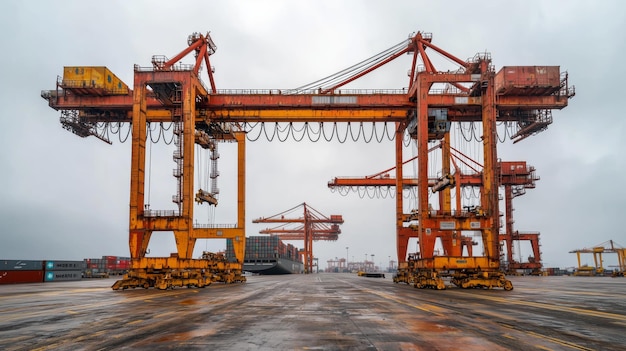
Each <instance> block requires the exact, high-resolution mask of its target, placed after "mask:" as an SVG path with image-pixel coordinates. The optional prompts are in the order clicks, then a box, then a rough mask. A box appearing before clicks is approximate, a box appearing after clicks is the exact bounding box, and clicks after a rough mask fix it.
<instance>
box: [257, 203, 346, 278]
mask: <svg viewBox="0 0 626 351" xmlns="http://www.w3.org/2000/svg"><path fill="white" fill-rule="evenodd" d="M298 209H301V210H302V216H300V217H297V218H293V217H292V218H290V217H285V215H287V214H289V213H293V212H295V211H296V210H298ZM252 223H277V224H279V223H280V224H281V225H280V226H279V227H274V228H267V229H262V230H260V231H259V233H260V234H270V235H277V236H279V237H280V238H281V239H284V240H303V241H304V250H303V251H302V252H303V255H304V272H305V273H312V272H313V242H314V241H318V240H324V241H335V240H337V239H338V237H339V234H341V229H340V228H339V226H340V225H341V224H343V216H341V215H330V216H325V215H323V214H322V213H321V212H320V211H318V210H316V209H315V208H313V207H311V205H308V204H307V203H306V202H303V203H301V204H300V205H298V206H295V207H293V208H290V209H289V210H286V211H283V212H281V213H278V214H275V215H273V216H269V217H261V218H257V219H255V220H253V221H252ZM294 223H295V224H297V227H295V228H294V227H293V226H291V227H288V225H292V224H294Z"/></svg>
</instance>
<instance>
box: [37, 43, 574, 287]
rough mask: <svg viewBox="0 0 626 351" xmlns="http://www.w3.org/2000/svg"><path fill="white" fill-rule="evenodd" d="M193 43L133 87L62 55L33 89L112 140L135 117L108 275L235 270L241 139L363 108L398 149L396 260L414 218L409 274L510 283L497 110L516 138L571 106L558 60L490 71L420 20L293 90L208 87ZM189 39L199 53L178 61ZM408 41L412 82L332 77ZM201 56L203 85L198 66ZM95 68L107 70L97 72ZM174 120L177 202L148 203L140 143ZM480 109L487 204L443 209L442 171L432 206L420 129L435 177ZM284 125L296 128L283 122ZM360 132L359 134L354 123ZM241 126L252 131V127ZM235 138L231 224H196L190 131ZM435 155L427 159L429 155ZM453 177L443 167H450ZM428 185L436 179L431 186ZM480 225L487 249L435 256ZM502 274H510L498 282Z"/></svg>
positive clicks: (71, 119) (69, 124) (212, 275)
mask: <svg viewBox="0 0 626 351" xmlns="http://www.w3.org/2000/svg"><path fill="white" fill-rule="evenodd" d="M187 44H188V47H187V48H186V49H185V50H183V51H182V52H181V53H179V54H178V55H176V56H175V57H174V58H172V59H167V58H165V57H163V56H154V57H153V59H152V66H151V67H141V66H138V65H135V68H134V83H133V88H132V89H130V88H128V87H127V86H126V85H125V84H123V82H121V81H120V80H119V79H117V78H116V77H115V76H114V75H113V74H112V73H111V72H108V70H106V69H105V68H103V67H101V68H96V67H90V66H81V67H66V68H65V69H64V75H63V78H62V79H58V80H57V86H56V89H54V90H47V91H43V92H42V97H43V98H44V99H46V100H47V101H48V104H49V106H50V107H51V108H53V109H55V110H58V111H61V123H62V125H63V127H64V128H65V129H68V130H70V131H71V132H73V133H75V134H77V135H79V136H81V137H87V136H95V137H98V138H99V139H102V140H105V141H107V142H109V139H108V138H107V135H108V134H110V133H114V132H115V131H116V130H117V131H119V128H117V127H120V126H121V125H123V124H127V123H130V124H131V126H132V158H131V184H130V217H129V218H130V221H129V247H130V255H131V259H132V268H131V270H130V272H129V274H128V276H127V277H125V279H123V280H121V281H120V282H117V283H116V284H115V285H114V286H113V288H114V289H119V288H127V287H138V286H143V287H150V286H156V287H160V288H167V287H173V286H185V285H186V286H203V285H206V284H208V283H210V282H211V281H214V280H218V281H227V282H230V281H234V280H242V279H241V278H240V276H241V271H240V269H241V263H242V262H243V254H244V245H245V240H244V239H245V211H244V210H245V205H244V202H245V186H244V184H245V140H246V133H247V132H249V131H251V130H252V129H253V128H255V126H256V127H258V126H260V128H265V126H266V124H267V125H270V124H278V123H285V124H286V125H287V127H286V128H289V131H291V130H293V129H292V128H293V127H292V126H293V125H294V124H297V123H301V124H302V125H303V126H304V128H305V131H306V133H307V134H308V135H309V136H310V135H311V134H314V133H315V129H313V127H312V125H313V124H316V123H317V124H319V126H318V128H317V129H316V130H317V133H318V134H317V136H318V139H317V140H319V136H320V134H323V133H324V129H323V127H322V125H324V123H325V125H332V126H333V131H332V132H331V134H330V136H328V135H326V134H324V138H325V139H326V140H330V139H332V138H340V136H339V133H338V132H337V129H336V128H337V124H338V123H342V122H347V123H348V126H349V128H351V127H350V123H354V125H360V126H361V128H362V126H363V124H364V123H367V122H371V123H372V124H375V123H378V124H383V125H384V127H385V130H388V129H387V128H388V126H392V127H391V128H390V129H392V130H393V131H392V133H391V134H392V138H394V139H395V150H396V157H395V158H396V166H397V176H396V192H397V195H398V196H396V241H397V252H398V260H399V269H402V268H403V267H406V263H407V259H406V257H407V253H406V251H407V243H408V239H409V237H410V236H411V235H413V233H415V231H417V237H418V239H419V245H420V257H419V258H418V259H417V261H416V262H415V265H414V266H415V269H416V272H417V278H418V279H419V281H420V282H421V283H420V284H422V285H423V286H432V287H441V285H440V278H439V277H438V274H439V273H440V272H441V271H443V270H445V271H453V272H455V276H454V282H455V283H456V284H457V285H459V286H462V287H472V286H488V287H493V286H504V287H505V288H512V286H511V285H510V282H507V281H505V280H504V279H503V278H502V276H501V274H500V273H499V255H500V252H499V245H498V244H497V243H498V227H499V225H498V218H499V213H498V201H497V200H498V199H497V187H498V180H497V177H496V176H495V174H496V164H497V161H496V160H497V152H496V144H497V135H496V122H498V123H500V122H502V123H509V124H510V125H511V127H512V128H513V129H515V130H514V133H512V134H511V135H510V137H511V139H513V140H514V141H519V140H522V139H524V138H526V137H528V136H530V135H533V134H535V133H538V132H540V131H542V130H544V129H545V128H546V127H547V126H548V125H549V124H550V123H551V122H552V116H551V110H552V109H562V108H564V107H566V106H567V103H568V99H569V98H570V97H572V96H573V95H574V91H573V88H570V87H569V85H568V79H567V74H566V73H563V74H562V73H561V72H560V69H559V67H558V66H518V67H505V68H503V69H502V70H500V71H499V72H498V73H497V74H496V73H495V70H494V67H493V65H492V63H491V57H490V55H489V54H487V53H483V54H478V55H476V56H474V57H472V58H470V59H468V60H460V59H458V58H457V57H455V56H453V55H451V54H449V53H447V52H446V51H444V50H442V49H441V48H439V47H437V46H435V45H434V44H432V35H431V34H429V33H423V32H418V33H415V34H413V35H411V36H410V38H409V39H408V40H404V41H402V42H400V43H398V44H397V45H395V46H393V47H392V48H390V49H388V50H385V51H383V52H381V53H380V54H377V55H375V56H374V57H372V58H370V59H368V60H365V61H362V62H361V63H359V64H357V65H354V66H352V67H351V68H350V69H347V70H343V71H341V72H339V73H338V74H335V75H331V76H328V77H327V78H325V79H323V80H320V81H316V82H313V83H311V84H309V85H305V86H302V87H299V88H297V89H291V90H277V89H271V90H256V91H251V90H235V91H219V90H217V89H216V88H215V84H214V80H213V74H212V67H211V66H210V61H209V56H210V55H212V54H213V53H214V52H215V50H216V46H215V44H214V43H213V41H212V39H211V37H210V36H209V35H208V33H207V34H206V35H202V34H199V33H194V34H192V35H190V36H189V37H188V42H187ZM427 50H431V51H434V52H437V53H439V54H441V55H443V57H445V58H446V59H448V60H450V61H452V62H453V63H454V64H455V65H456V66H457V69H456V70H447V71H439V70H437V69H435V67H434V64H433V61H432V60H431V59H430V57H429V56H428V55H427V54H426V51H427ZM189 53H195V61H194V62H195V63H194V64H190V65H187V64H183V63H181V62H180V60H181V59H182V58H184V57H185V56H186V55H187V54H189ZM407 53H408V54H412V55H413V60H412V63H411V69H410V73H409V77H410V78H409V82H408V83H409V85H408V88H406V89H397V90H380V89H377V90H347V89H339V88H341V87H343V86H344V85H346V84H348V83H350V82H352V81H354V80H355V79H358V78H359V77H362V76H363V75H365V74H368V73H369V72H372V71H374V70H376V69H377V68H379V67H381V66H383V65H385V64H386V63H388V62H390V61H392V60H395V59H397V58H398V57H401V56H403V55H404V54H407ZM202 62H204V63H205V64H206V71H207V72H208V76H209V81H210V88H208V87H206V86H205V85H204V84H203V83H202V81H201V80H200V77H199V72H200V66H201V64H202ZM100 72H104V73H100ZM167 123H169V124H171V125H173V126H174V133H175V135H176V145H177V146H178V149H177V150H176V151H175V152H174V155H173V158H174V160H175V162H176V165H177V167H176V169H175V170H174V177H176V178H177V180H178V186H177V189H176V192H175V194H174V195H173V200H174V202H175V203H176V205H177V209H176V210H155V209H151V208H150V207H149V204H147V203H145V195H144V193H145V190H146V176H145V173H146V145H147V141H146V140H147V134H148V131H150V127H151V126H154V125H157V126H158V125H161V124H167ZM467 123H471V124H473V123H479V124H480V126H481V127H482V129H481V132H482V136H481V138H482V139H481V141H482V144H481V147H482V150H483V159H484V170H483V172H482V174H481V177H482V188H481V203H480V208H481V210H482V211H480V212H478V211H477V212H475V213H467V212H464V211H461V209H455V210H456V211H455V212H453V211H452V207H451V204H450V201H448V199H449V187H448V185H446V184H443V183H442V184H443V186H442V187H437V189H438V190H437V191H443V192H444V195H443V196H444V201H443V207H442V208H440V209H439V210H440V211H438V212H432V211H429V203H428V198H429V196H428V193H429V190H430V189H431V185H430V184H429V181H428V169H429V167H431V166H432V165H431V164H430V162H431V161H432V160H429V157H428V143H429V142H431V141H435V140H442V141H443V142H444V143H443V146H442V156H441V161H442V162H440V163H441V164H442V169H441V171H440V173H441V174H442V177H445V178H448V177H449V173H450V166H449V163H450V162H449V145H450V142H449V140H448V139H449V130H450V126H451V124H467ZM292 135H293V134H292ZM358 135H361V134H358ZM405 135H409V136H410V137H411V138H412V139H413V140H414V141H415V143H416V145H417V150H418V156H419V158H418V177H417V179H418V180H417V182H418V186H417V189H418V192H417V203H418V206H417V207H418V208H417V212H416V213H415V216H414V218H413V220H412V223H410V224H411V225H412V226H417V230H414V229H413V228H411V226H405V225H404V224H405V216H404V214H403V198H402V193H401V192H402V184H401V180H402V179H403V177H402V170H401V165H402V160H403V156H402V148H403V139H404V138H403V137H404V136H405ZM248 138H249V136H248ZM224 141H234V142H237V144H238V173H237V178H238V187H237V189H238V194H237V197H238V200H237V206H238V211H237V212H238V215H237V223H235V224H232V225H223V224H220V225H210V224H209V225H194V224H193V223H194V221H193V201H194V199H195V200H198V201H199V202H203V203H204V202H206V203H208V204H215V203H216V201H217V198H216V196H214V195H213V194H211V192H210V191H207V190H206V189H194V182H193V178H194V170H195V166H196V165H195V163H194V144H198V145H200V146H202V147H203V148H207V149H211V148H212V147H214V146H215V145H216V143H217V142H224ZM431 168H432V167H431ZM448 179H449V178H448ZM432 189H435V187H432ZM194 190H198V194H199V195H198V196H195V197H194ZM464 230H472V231H480V232H481V234H482V241H483V247H484V251H485V252H484V255H483V256H472V257H467V258H466V257H458V256H456V255H449V256H437V257H434V255H433V252H434V238H435V237H436V236H437V235H434V233H437V232H440V231H441V232H444V233H445V234H446V235H445V236H446V238H447V237H448V236H450V235H451V233H453V232H458V231H464ZM159 231H162V232H172V233H173V235H174V237H175V239H176V246H177V252H176V253H174V254H172V255H171V257H163V258H148V257H145V255H146V250H147V246H148V243H149V241H150V237H151V235H152V233H153V232H159ZM199 238H206V239H210V238H220V239H223V238H230V239H233V244H234V248H235V256H236V257H237V260H238V262H237V263H232V264H230V263H224V262H222V261H221V260H217V261H215V260H212V259H205V260H194V259H192V258H191V255H192V253H193V248H194V245H195V242H196V240H197V239H199ZM507 284H508V285H507Z"/></svg>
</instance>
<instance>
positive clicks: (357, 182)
mask: <svg viewBox="0 0 626 351" xmlns="http://www.w3.org/2000/svg"><path fill="white" fill-rule="evenodd" d="M439 148H441V144H438V145H435V146H434V147H432V148H431V149H430V151H431V152H432V151H434V150H437V149H439ZM451 150H452V151H454V152H452V153H451V156H452V158H451V160H452V161H453V164H454V166H455V167H454V168H455V171H454V172H453V173H452V174H451V175H450V176H449V177H444V178H435V177H431V178H430V179H429V184H430V185H431V187H433V188H437V187H442V186H448V185H450V186H454V187H455V189H456V194H460V193H461V187H469V186H478V187H480V186H482V175H481V173H482V165H481V164H479V163H478V162H476V161H474V160H471V159H469V158H468V157H467V156H466V155H464V154H462V153H461V152H459V151H458V150H456V149H454V148H452V149H451ZM415 159H417V157H413V158H411V159H409V160H407V161H404V162H403V164H407V163H409V162H411V161H414V160H415ZM459 163H463V164H466V165H468V166H471V167H469V168H470V169H471V170H472V172H471V173H464V172H462V171H461V169H460V168H459V167H458V164H459ZM393 170H395V167H391V168H389V169H386V170H384V171H381V172H378V173H375V174H373V175H369V176H365V177H335V178H334V179H332V180H330V181H329V182H328V187H329V188H331V189H336V188H340V187H342V188H344V189H353V190H355V191H359V190H358V189H355V188H360V187H361V188H364V187H387V188H391V187H395V185H396V179H395V178H394V177H392V176H390V174H389V172H391V171H393ZM497 171H498V175H497V177H498V179H499V184H500V186H501V187H503V188H504V193H505V208H506V218H507V225H506V232H505V233H501V234H500V236H499V240H500V242H501V244H503V245H506V247H507V262H506V267H505V269H506V270H508V271H510V272H512V271H515V270H518V269H531V270H533V271H539V270H540V269H541V267H542V264H541V253H540V251H539V233H520V232H519V231H514V230H513V223H514V221H513V204H512V199H513V198H514V197H516V196H520V195H523V194H524V193H525V189H528V188H534V187H535V181H537V180H539V177H537V176H536V175H535V169H534V167H532V166H527V165H526V162H524V161H498V163H497ZM417 184H418V180H417V178H409V177H405V178H404V179H403V180H402V187H403V188H404V189H407V188H414V187H415V186H416V185H417ZM340 192H341V191H340ZM342 193H346V194H347V191H345V190H344V191H343V192H342ZM439 195H440V196H439V203H440V207H441V203H442V200H443V196H441V195H442V193H441V192H439ZM461 200H462V199H461V196H457V197H456V203H457V205H456V207H457V208H464V209H465V210H466V211H468V212H477V211H480V208H476V207H475V206H467V205H464V204H462V203H461ZM431 211H434V210H431ZM404 216H405V222H411V221H412V220H413V218H415V216H416V211H412V213H405V214H404ZM413 228H414V229H415V227H413ZM456 234H457V235H455V236H453V237H450V236H446V235H445V232H444V231H438V232H436V235H437V238H438V239H439V240H441V245H442V248H443V255H444V256H450V255H456V256H473V251H472V246H473V245H475V244H476V243H475V242H474V241H473V238H472V237H470V236H465V235H458V233H456ZM412 237H416V236H415V235H413V236H412ZM519 241H530V243H531V247H532V249H533V254H534V256H532V258H531V259H529V262H521V260H520V261H515V260H514V258H513V246H514V245H513V244H514V243H515V242H519ZM464 253H465V254H464ZM418 256H419V255H412V256H411V257H412V258H413V259H417V258H418ZM413 278H414V277H413V276H412V275H411V274H401V275H400V279H396V281H397V282H405V283H410V284H414V283H415V279H413Z"/></svg>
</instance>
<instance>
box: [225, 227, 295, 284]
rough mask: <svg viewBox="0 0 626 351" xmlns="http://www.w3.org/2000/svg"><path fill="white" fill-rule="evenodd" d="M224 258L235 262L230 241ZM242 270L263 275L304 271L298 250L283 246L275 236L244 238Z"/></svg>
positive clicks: (291, 246) (287, 245)
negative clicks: (244, 249)
mask: <svg viewBox="0 0 626 351" xmlns="http://www.w3.org/2000/svg"><path fill="white" fill-rule="evenodd" d="M226 258H227V259H228V260H229V261H235V253H234V250H233V243H232V241H231V239H228V240H227V241H226ZM243 270H244V271H245V272H250V273H256V274H263V275H273V274H298V273H302V272H303V271H304V264H303V263H302V260H301V259H300V254H299V252H298V248H297V247H295V246H293V245H291V244H285V243H284V242H283V241H282V240H280V238H278V237H277V236H249V237H246V251H245V257H244V261H243Z"/></svg>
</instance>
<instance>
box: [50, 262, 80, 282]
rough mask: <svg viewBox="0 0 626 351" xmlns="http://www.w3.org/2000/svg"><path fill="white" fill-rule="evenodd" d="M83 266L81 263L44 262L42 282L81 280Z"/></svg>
mask: <svg viewBox="0 0 626 351" xmlns="http://www.w3.org/2000/svg"><path fill="white" fill-rule="evenodd" d="M84 269H85V264H84V262H83V261H45V263H44V281H45V282H57V281H72V280H81V279H82V277H83V271H84Z"/></svg>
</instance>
